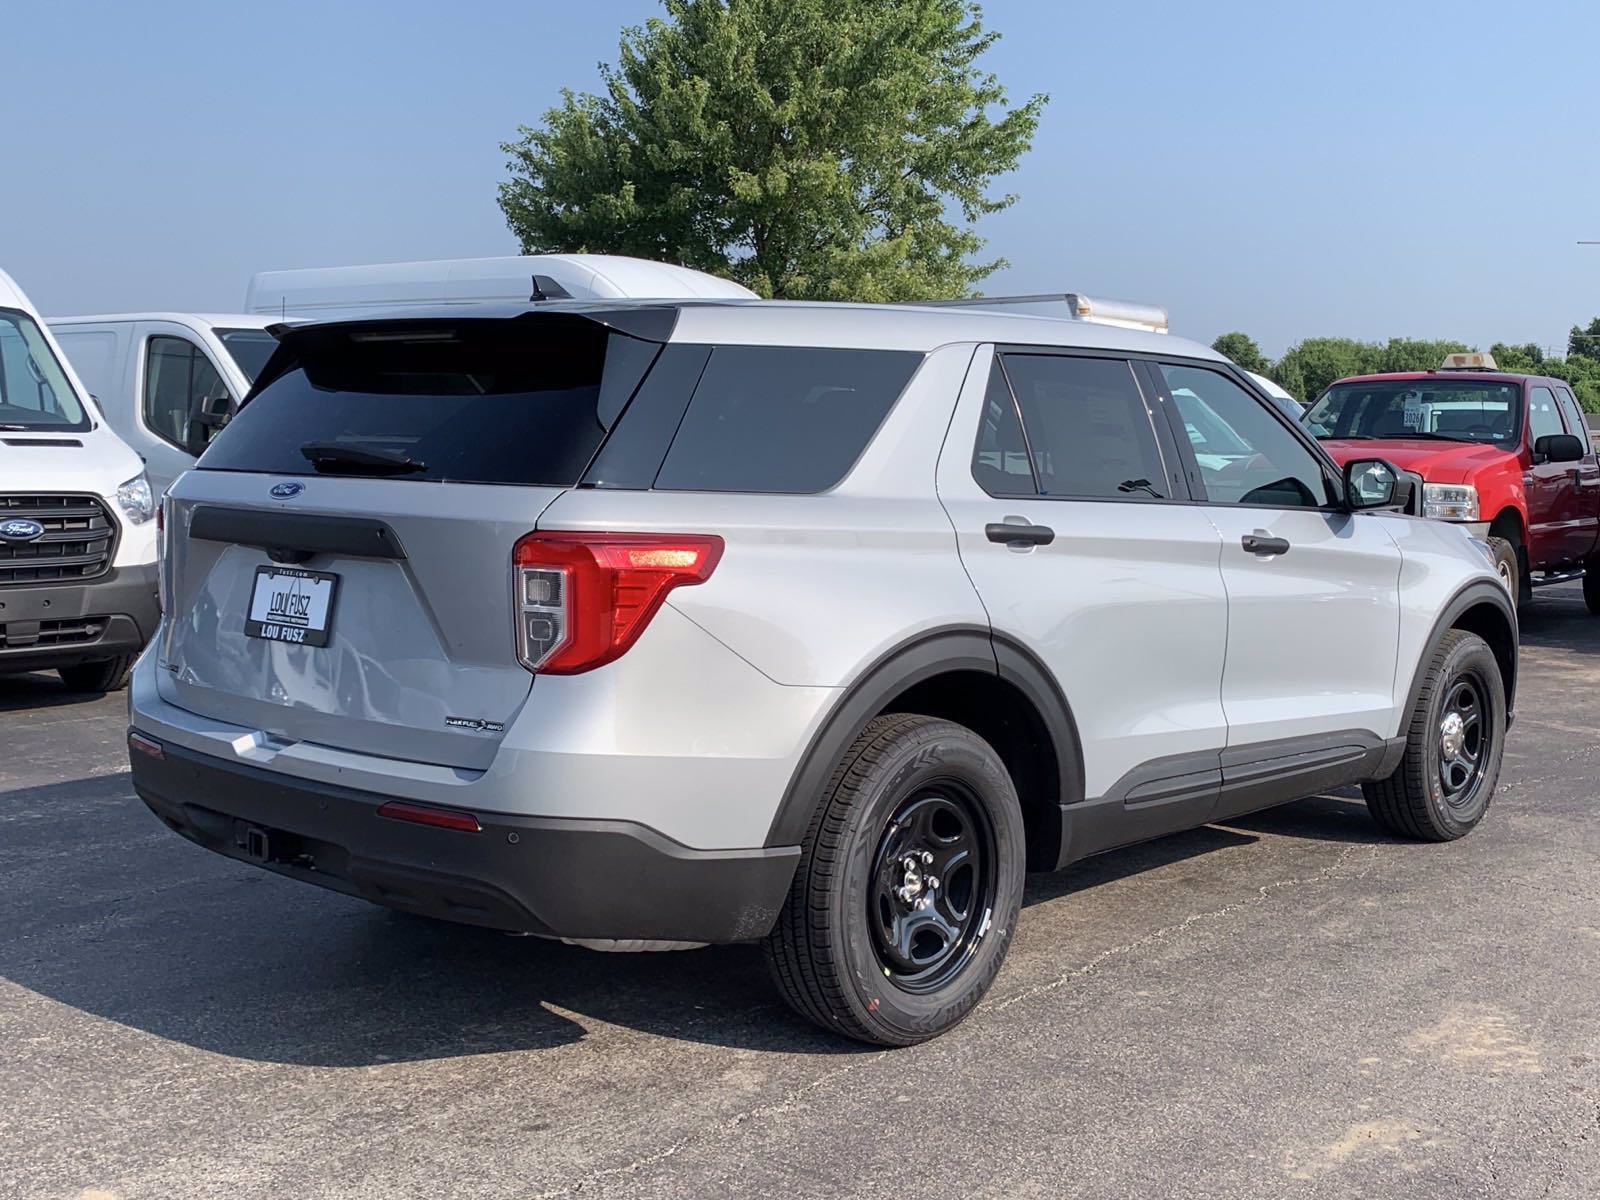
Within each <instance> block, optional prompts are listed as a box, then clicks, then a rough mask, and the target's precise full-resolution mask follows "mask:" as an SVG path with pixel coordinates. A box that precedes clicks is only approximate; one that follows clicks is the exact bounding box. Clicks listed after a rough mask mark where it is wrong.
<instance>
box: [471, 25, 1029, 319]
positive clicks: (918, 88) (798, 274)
mask: <svg viewBox="0 0 1600 1200" xmlns="http://www.w3.org/2000/svg"><path fill="white" fill-rule="evenodd" d="M663 4H664V7H665V9H666V14H665V16H664V17H658V18H652V19H651V20H649V21H648V22H646V23H645V25H644V26H643V27H631V28H628V29H625V30H624V31H623V33H622V40H621V45H620V48H619V61H618V62H617V64H616V65H614V66H611V65H602V67H601V77H602V80H603V82H604V87H603V89H602V94H600V95H598V96H596V95H588V94H583V95H578V94H575V93H573V92H570V91H568V92H565V93H563V99H562V102H561V104H560V105H559V106H557V107H555V108H552V109H551V110H550V111H549V112H547V113H546V114H545V117H544V123H543V124H542V125H541V126H539V127H536V128H529V127H526V126H524V127H522V129H521V130H520V133H521V136H520V138H519V139H518V140H517V141H514V142H507V143H505V144H504V145H503V147H502V148H503V149H504V150H505V151H506V153H507V154H509V155H510V161H509V163H508V164H507V165H508V167H509V169H510V173H511V177H510V178H509V179H508V180H506V181H505V182H503V183H502V184H501V185H500V207H501V209H502V210H503V211H504V212H505V216H506V222H507V224H508V225H509V226H510V227H511V230H512V232H513V233H515V234H516V236H517V239H518V240H519V241H520V243H521V245H522V248H523V251H524V252H525V253H546V252H557V251H605V252H611V253H619V254H634V255H639V256H641V257H644V258H652V259H660V260H666V261H672V262H682V263H685V264H687V265H689V266H693V267H699V268H701V269H703V270H709V271H713V272H716V273H719V274H726V275H730V276H732V277H733V278H735V279H738V280H740V281H741V282H743V283H745V284H747V285H748V286H750V287H752V288H754V289H755V290H756V291H757V292H759V293H761V294H762V295H764V296H774V297H789V298H804V299H830V300H844V299H859V300H875V301H877V300H905V299H919V298H937V297H953V296H963V295H968V294H970V293H971V292H972V290H973V288H974V286H975V285H976V284H977V283H978V282H979V281H980V280H982V279H983V278H985V277H986V276H987V275H989V274H990V273H991V272H993V271H994V270H995V269H997V268H998V267H1000V266H1002V265H1004V263H1003V261H1001V260H994V261H990V262H977V261H974V258H973V256H974V255H976V254H977V253H978V252H979V251H980V250H981V249H982V247H983V244H984V243H983V240H982V239H981V238H979V237H978V236H977V234H976V233H974V232H973V229H972V225H973V223H974V222H975V221H976V220H977V219H978V218H979V217H981V216H983V215H985V214H988V213H993V212H997V211H999V210H1000V209H1003V208H1005V207H1007V206H1008V205H1010V204H1011V203H1012V202H1013V201H1014V200H1015V197H1014V196H1011V195H999V196H991V195H990V194H989V185H990V184H991V182H992V181H993V180H994V179H995V178H996V177H997V176H999V175H1003V174H1005V173H1006V172H1009V171H1010V170H1012V169H1013V168H1014V167H1015V166H1016V163H1017V160H1018V158H1019V157H1020V156H1021V155H1022V154H1023V152H1024V151H1026V150H1027V149H1028V147H1029V145H1030V144H1031V142H1032V138H1033V133H1034V130H1035V128H1036V127H1037V125H1038V121H1039V114H1040V112H1041V111H1042V109H1043V108H1044V105H1045V103H1046V101H1047V97H1045V96H1042V95H1040V96H1034V97H1033V98H1032V99H1030V100H1029V101H1028V102H1027V103H1026V104H1023V105H1021V106H1020V107H1016V108H1008V107H1007V104H1006V92H1005V89H1004V88H1003V87H1002V86H1001V85H1000V83H999V82H998V81H997V80H996V78H995V77H994V76H993V75H992V74H990V73H988V72H986V71H984V70H982V69H981V68H980V67H979V66H978V65H977V60H978V59H979V58H980V57H981V56H982V54H983V52H984V51H985V50H987V49H988V48H989V47H990V46H991V45H993V44H994V41H995V39H996V37H997V36H998V35H997V34H995V33H992V32H989V31H986V30H985V29H984V27H983V24H982V13H981V11H980V9H979V7H978V6H977V5H976V4H975V3H972V2H971V0H663ZM956 218H959V220H958V219H956Z"/></svg>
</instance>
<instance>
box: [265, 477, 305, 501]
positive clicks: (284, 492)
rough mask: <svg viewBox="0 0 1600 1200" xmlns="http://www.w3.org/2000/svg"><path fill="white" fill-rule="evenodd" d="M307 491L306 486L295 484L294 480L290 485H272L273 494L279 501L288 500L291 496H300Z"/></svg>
mask: <svg viewBox="0 0 1600 1200" xmlns="http://www.w3.org/2000/svg"><path fill="white" fill-rule="evenodd" d="M305 490H306V485H305V484H303V483H295V482H293V481H292V480H291V481H290V482H288V483H275V484H273V485H272V494H273V495H274V496H276V497H277V498H278V499H279V500H287V499H289V498H290V497H291V496H298V495H299V494H300V493H301V492H303V491H305Z"/></svg>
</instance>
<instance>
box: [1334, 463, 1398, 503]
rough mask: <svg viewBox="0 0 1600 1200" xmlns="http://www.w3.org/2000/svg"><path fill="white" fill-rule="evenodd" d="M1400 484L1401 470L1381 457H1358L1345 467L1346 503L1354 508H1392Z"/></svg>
mask: <svg viewBox="0 0 1600 1200" xmlns="http://www.w3.org/2000/svg"><path fill="white" fill-rule="evenodd" d="M1399 486H1400V472H1399V471H1397V470H1396V469H1395V468H1394V467H1392V466H1391V465H1390V464H1388V463H1386V462H1384V460H1383V459H1381V458H1358V459H1356V460H1355V461H1354V462H1350V463H1346V464H1345V468H1344V497H1345V503H1346V504H1348V505H1349V506H1350V508H1351V509H1352V510H1359V509H1364V508H1390V507H1392V506H1393V505H1394V504H1395V503H1396V500H1395V493H1396V491H1397V489H1398V488H1399Z"/></svg>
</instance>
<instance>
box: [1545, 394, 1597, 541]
mask: <svg viewBox="0 0 1600 1200" xmlns="http://www.w3.org/2000/svg"><path fill="white" fill-rule="evenodd" d="M1556 404H1557V405H1558V406H1559V407H1560V409H1561V416H1562V418H1563V419H1564V420H1565V421H1566V423H1567V432H1568V433H1570V434H1572V436H1573V437H1575V438H1577V439H1578V440H1579V441H1580V442H1582V443H1583V445H1584V449H1585V450H1586V451H1587V453H1586V454H1585V455H1584V456H1583V459H1582V460H1581V461H1579V462H1576V463H1568V464H1567V465H1568V466H1569V467H1573V468H1575V469H1576V475H1577V479H1576V481H1575V484H1574V495H1573V498H1572V520H1573V525H1572V536H1571V539H1570V540H1571V542H1572V552H1573V553H1572V556H1573V557H1574V558H1584V557H1587V556H1588V555H1590V554H1592V553H1594V551H1595V548H1596V545H1597V544H1600V455H1597V454H1596V453H1595V448H1594V439H1593V438H1591V437H1590V436H1589V424H1588V422H1587V421H1586V420H1584V416H1583V411H1582V410H1581V409H1580V408H1579V407H1578V402H1577V401H1576V400H1574V399H1573V398H1572V393H1571V392H1570V391H1568V390H1567V389H1566V388H1564V387H1563V388H1557V389H1556Z"/></svg>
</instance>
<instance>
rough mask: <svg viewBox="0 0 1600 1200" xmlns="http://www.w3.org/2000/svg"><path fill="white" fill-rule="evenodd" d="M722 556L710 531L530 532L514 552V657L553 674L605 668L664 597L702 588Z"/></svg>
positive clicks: (719, 544)
mask: <svg viewBox="0 0 1600 1200" xmlns="http://www.w3.org/2000/svg"><path fill="white" fill-rule="evenodd" d="M721 557H722V539H721V538H719V537H716V536H714V535H711V534H666V533H662V534H657V533H530V534H528V535H527V536H526V537H523V538H521V539H520V540H519V541H518V542H517V544H516V547H515V548H514V549H513V550H512V552H511V562H512V567H513V571H512V574H513V576H514V579H515V583H516V589H517V591H516V596H515V597H514V599H515V611H516V617H517V658H518V659H519V660H520V661H521V663H522V665H523V666H525V667H527V668H528V670H530V671H541V672H546V673H549V674H552V675H573V674H576V673H577V672H579V671H590V670H593V669H594V668H595V667H599V666H603V665H604V664H606V663H608V662H611V661H612V660H613V659H615V658H617V657H619V656H620V655H622V654H623V653H624V652H625V651H626V650H627V649H628V647H629V646H631V645H633V643H634V642H635V641H637V640H638V638H639V635H640V634H641V633H643V632H644V627H645V626H646V625H648V624H649V623H650V618H651V617H653V616H655V614H656V611H657V610H658V609H659V608H660V607H661V603H662V601H663V600H665V599H666V598H667V593H668V592H670V591H671V590H672V589H673V588H675V587H680V586H684V585H687V584H694V583H704V582H705V581H706V580H707V579H709V578H711V572H712V570H713V569H714V568H715V567H716V565H717V560H718V559H720V558H721Z"/></svg>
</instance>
